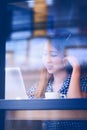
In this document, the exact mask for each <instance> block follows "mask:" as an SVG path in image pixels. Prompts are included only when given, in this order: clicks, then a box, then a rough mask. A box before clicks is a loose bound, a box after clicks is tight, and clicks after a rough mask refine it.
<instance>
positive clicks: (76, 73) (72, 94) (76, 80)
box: [66, 56, 82, 98]
mask: <svg viewBox="0 0 87 130" xmlns="http://www.w3.org/2000/svg"><path fill="white" fill-rule="evenodd" d="M66 60H67V61H68V62H69V63H70V64H71V66H72V68H73V70H72V75H71V80H70V85H69V89H68V94H67V98H81V97H82V93H81V90H80V65H79V63H78V61H77V59H76V58H75V57H74V56H69V57H66Z"/></svg>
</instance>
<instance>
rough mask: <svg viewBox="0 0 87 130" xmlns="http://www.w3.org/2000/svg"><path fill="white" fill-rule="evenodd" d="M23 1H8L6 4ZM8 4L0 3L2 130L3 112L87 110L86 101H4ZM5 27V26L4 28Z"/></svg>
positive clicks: (0, 121) (0, 119) (0, 103)
mask: <svg viewBox="0 0 87 130" xmlns="http://www.w3.org/2000/svg"><path fill="white" fill-rule="evenodd" d="M14 1H17V2H20V1H24V0H13V1H12V0H8V2H9V3H10V2H14ZM7 5H8V3H6V1H5V0H3V1H0V9H1V10H0V16H2V19H1V21H0V29H1V34H0V38H1V39H0V40H1V41H0V42H1V43H0V44H1V45H0V97H1V98H0V126H1V128H0V129H1V130H4V120H5V112H6V111H7V110H10V111H12V110H25V111H26V110H87V99H86V98H84V99H67V100H65V99H62V100H61V99H58V100H56V99H51V100H47V99H46V100H45V99H38V100H36V99H35V100H6V99H4V98H5V43H6V37H5V36H6V30H5V29H6V28H5V27H6V23H5V21H6V17H7V16H6V9H7ZM4 25H5V26H4Z"/></svg>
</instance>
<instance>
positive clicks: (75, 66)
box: [27, 38, 87, 99]
mask: <svg viewBox="0 0 87 130" xmlns="http://www.w3.org/2000/svg"><path fill="white" fill-rule="evenodd" d="M58 41H59V42H58ZM60 42H61V39H60V40H58V39H57V38H48V39H47V40H46V43H45V45H44V49H43V56H42V59H43V64H44V67H43V69H42V70H41V76H40V81H39V83H38V84H37V85H35V86H33V87H31V88H30V89H29V90H28V91H27V94H28V96H29V99H31V98H44V96H45V92H49V91H50V92H55V91H56V92H58V93H59V94H60V95H65V96H64V97H67V98H82V97H87V76H86V75H83V76H81V68H80V64H79V62H78V60H77V59H76V58H75V57H74V56H68V57H64V53H63V52H64V51H63V45H62V42H61V43H60ZM67 62H69V63H70V65H71V66H72V73H71V74H69V73H68V72H67V69H66V65H67Z"/></svg>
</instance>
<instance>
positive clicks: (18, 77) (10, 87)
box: [5, 67, 28, 100]
mask: <svg viewBox="0 0 87 130" xmlns="http://www.w3.org/2000/svg"><path fill="white" fill-rule="evenodd" d="M5 99H12V100H14V99H28V96H27V95H26V90H25V85H24V82H23V77H22V74H21V70H20V68H18V67H7V68H6V69H5Z"/></svg>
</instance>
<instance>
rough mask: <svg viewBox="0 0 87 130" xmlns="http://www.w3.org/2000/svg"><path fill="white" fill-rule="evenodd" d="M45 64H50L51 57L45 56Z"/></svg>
mask: <svg viewBox="0 0 87 130" xmlns="http://www.w3.org/2000/svg"><path fill="white" fill-rule="evenodd" d="M46 62H47V63H49V62H51V57H50V56H49V55H47V56H46Z"/></svg>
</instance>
